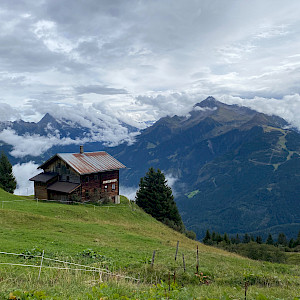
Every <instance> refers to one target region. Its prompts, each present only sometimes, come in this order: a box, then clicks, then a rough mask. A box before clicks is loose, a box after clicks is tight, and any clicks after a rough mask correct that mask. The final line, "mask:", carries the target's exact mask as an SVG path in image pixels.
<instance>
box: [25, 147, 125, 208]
mask: <svg viewBox="0 0 300 300" xmlns="http://www.w3.org/2000/svg"><path fill="white" fill-rule="evenodd" d="M38 168H39V169H42V170H43V171H44V172H42V173H40V174H38V175H36V176H34V177H32V178H30V179H29V180H31V181H33V182H34V195H35V198H36V199H48V200H64V201H82V202H85V201H91V200H94V201H98V200H101V199H105V198H109V199H111V200H112V201H113V202H114V203H120V196H119V169H122V168H125V166H124V165H123V164H122V163H120V162H119V161H118V160H116V159H115V158H113V157H112V156H111V155H109V154H108V153H106V152H104V151H101V152H86V153H85V152H84V151H83V146H80V152H79V153H57V154H56V155H54V156H53V157H51V158H50V159H48V160H47V161H46V162H44V163H43V164H42V165H40V166H39V167H38Z"/></svg>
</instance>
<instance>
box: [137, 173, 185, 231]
mask: <svg viewBox="0 0 300 300" xmlns="http://www.w3.org/2000/svg"><path fill="white" fill-rule="evenodd" d="M136 203H137V205H138V206H140V207H141V208H142V209H143V210H144V211H145V212H146V213H148V214H150V215H151V216H152V217H154V218H155V219H157V220H158V221H160V222H162V223H164V224H166V225H168V226H169V227H172V228H173V229H175V230H177V231H180V232H183V231H184V229H185V228H184V225H183V223H182V220H181V216H180V214H179V212H178V209H177V206H176V203H175V201H174V196H173V195H172V189H171V188H170V187H169V186H168V185H167V180H166V178H165V175H164V174H163V173H162V172H161V171H160V170H159V169H157V171H155V170H154V168H152V167H151V168H150V169H149V171H148V172H147V173H146V175H145V176H144V177H142V178H141V179H140V183H139V190H138V191H137V193H136Z"/></svg>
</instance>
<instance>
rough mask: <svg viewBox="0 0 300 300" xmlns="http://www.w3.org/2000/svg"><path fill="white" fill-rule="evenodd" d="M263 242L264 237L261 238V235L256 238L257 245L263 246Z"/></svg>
mask: <svg viewBox="0 0 300 300" xmlns="http://www.w3.org/2000/svg"><path fill="white" fill-rule="evenodd" d="M262 242H263V240H262V237H261V236H260V235H258V236H257V237H256V243H257V244H262Z"/></svg>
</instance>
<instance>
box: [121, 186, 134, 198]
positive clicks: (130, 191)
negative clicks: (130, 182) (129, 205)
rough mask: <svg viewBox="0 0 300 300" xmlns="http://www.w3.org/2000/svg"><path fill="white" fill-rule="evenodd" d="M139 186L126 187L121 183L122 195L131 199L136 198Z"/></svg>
mask: <svg viewBox="0 0 300 300" xmlns="http://www.w3.org/2000/svg"><path fill="white" fill-rule="evenodd" d="M137 190H138V188H137V187H136V188H135V187H126V186H122V185H120V195H123V196H125V197H127V198H128V199H129V200H133V201H134V200H135V195H136V192H137Z"/></svg>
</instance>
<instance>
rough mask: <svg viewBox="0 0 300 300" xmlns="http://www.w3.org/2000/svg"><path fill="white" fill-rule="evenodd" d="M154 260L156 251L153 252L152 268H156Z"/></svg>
mask: <svg viewBox="0 0 300 300" xmlns="http://www.w3.org/2000/svg"><path fill="white" fill-rule="evenodd" d="M154 258H155V250H154V251H153V254H152V260H151V267H152V268H153V266H154Z"/></svg>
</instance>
